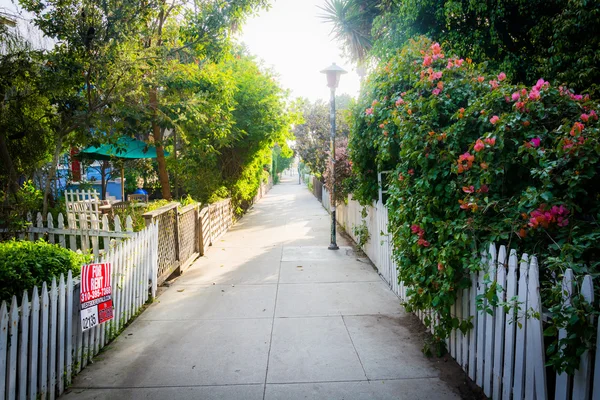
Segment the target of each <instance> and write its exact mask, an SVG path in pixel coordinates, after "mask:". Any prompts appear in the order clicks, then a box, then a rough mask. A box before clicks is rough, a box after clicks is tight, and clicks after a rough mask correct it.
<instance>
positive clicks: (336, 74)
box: [321, 63, 346, 89]
mask: <svg viewBox="0 0 600 400" xmlns="http://www.w3.org/2000/svg"><path fill="white" fill-rule="evenodd" d="M321 73H322V74H326V75H327V86H329V87H330V88H331V89H335V88H337V87H338V83H340V76H341V75H342V74H345V73H346V71H345V70H344V69H343V68H341V67H339V66H337V65H336V64H335V63H333V64H331V65H330V66H329V67H327V68H325V69H324V70H322V71H321Z"/></svg>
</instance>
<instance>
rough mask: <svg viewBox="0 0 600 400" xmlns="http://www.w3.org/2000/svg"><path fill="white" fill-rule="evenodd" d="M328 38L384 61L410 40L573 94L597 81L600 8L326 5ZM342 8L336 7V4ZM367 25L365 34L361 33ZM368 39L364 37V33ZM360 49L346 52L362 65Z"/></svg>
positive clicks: (443, 1)
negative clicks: (421, 38)
mask: <svg viewBox="0 0 600 400" xmlns="http://www.w3.org/2000/svg"><path fill="white" fill-rule="evenodd" d="M331 3H332V4H333V5H335V7H334V6H332V7H330V10H331V11H330V13H329V15H332V14H333V15H334V16H335V18H333V22H334V25H333V27H334V33H335V35H336V36H337V37H338V38H341V39H342V43H343V45H344V46H345V47H346V48H350V49H354V48H355V47H356V46H361V47H363V48H365V49H366V50H368V49H369V48H370V47H371V46H372V50H371V51H370V52H369V53H368V55H370V56H375V59H374V60H373V61H375V62H377V61H378V60H380V59H384V60H385V59H387V58H388V57H389V56H391V55H393V54H394V53H395V51H396V49H397V48H400V47H401V46H403V45H404V44H405V43H406V42H407V41H408V40H409V39H410V38H412V37H414V36H416V35H426V36H428V37H430V38H432V39H433V40H435V41H438V42H440V43H447V44H449V45H451V46H452V48H453V49H454V50H455V51H457V52H458V53H459V54H461V55H462V56H463V57H471V58H472V59H476V60H480V61H487V62H489V64H490V66H491V67H493V68H498V69H500V70H503V71H505V72H506V73H507V74H508V75H510V76H512V77H513V79H514V81H515V82H534V81H535V80H536V79H537V78H538V77H539V76H544V77H545V79H547V80H549V81H550V82H552V83H555V84H566V85H568V86H569V87H572V88H574V89H576V90H578V91H584V90H587V89H592V90H595V88H596V86H597V84H598V81H599V80H600V68H599V67H600V47H599V44H600V9H599V8H598V3H597V2H595V1H587V0H575V1H573V0H551V1H542V0H533V1H532V0H501V1H491V0H483V1H470V0H414V1H399V0H378V1H364V0H335V1H334V0H332V1H331ZM338 3H340V4H338ZM371 25H372V26H373V29H372V30H371V32H368V31H367V32H366V31H365V27H369V26H371ZM368 33H370V35H368ZM363 53H364V51H362V52H361V51H356V50H355V51H352V52H351V53H350V54H351V55H352V56H354V58H355V59H356V60H357V61H358V62H359V63H360V62H361V54H363Z"/></svg>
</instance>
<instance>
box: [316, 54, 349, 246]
mask: <svg viewBox="0 0 600 400" xmlns="http://www.w3.org/2000/svg"><path fill="white" fill-rule="evenodd" d="M321 73H323V74H326V75H327V86H329V89H331V97H330V100H329V104H330V111H329V121H330V124H331V139H330V142H329V146H330V147H331V182H332V185H331V198H330V199H329V200H330V204H331V244H330V245H329V247H328V249H329V250H337V249H339V247H338V245H337V243H336V237H335V89H336V88H337V86H338V83H339V82H340V76H341V75H342V74H345V73H346V71H344V70H343V69H342V68H340V67H338V66H337V65H335V63H333V64H331V65H330V66H329V67H327V68H325V69H324V70H323V71H321Z"/></svg>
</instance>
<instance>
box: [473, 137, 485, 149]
mask: <svg viewBox="0 0 600 400" xmlns="http://www.w3.org/2000/svg"><path fill="white" fill-rule="evenodd" d="M484 148H485V144H484V143H483V141H482V140H481V139H477V141H476V142H475V146H473V150H475V151H477V152H480V151H481V150H483V149H484Z"/></svg>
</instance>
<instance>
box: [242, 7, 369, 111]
mask: <svg viewBox="0 0 600 400" xmlns="http://www.w3.org/2000/svg"><path fill="white" fill-rule="evenodd" d="M324 3H325V0H272V6H271V8H270V9H269V10H268V11H262V12H261V13H260V14H259V15H258V16H256V17H254V18H251V19H249V20H248V21H247V22H246V24H245V25H244V27H243V31H242V33H241V35H240V41H242V42H243V43H245V44H246V46H247V47H248V49H249V51H250V52H251V53H252V54H254V55H256V56H257V57H259V58H261V59H263V60H264V61H265V64H266V66H269V67H272V68H273V69H274V70H275V72H276V73H278V74H279V77H280V82H281V85H282V86H283V87H284V88H286V89H290V90H291V92H292V93H291V96H292V98H293V97H307V98H309V99H310V100H316V99H323V100H329V88H328V87H327V81H326V78H325V75H324V74H321V73H320V72H319V71H321V70H323V69H325V68H327V67H328V66H329V65H331V63H333V62H335V63H336V64H337V65H339V66H341V67H342V68H344V69H345V70H346V71H348V73H347V74H345V75H342V77H341V79H340V84H339V87H338V89H337V94H342V93H347V94H349V95H351V96H352V97H356V96H357V95H358V91H359V88H360V83H359V77H358V74H357V73H356V71H354V70H353V67H352V65H351V64H350V63H348V62H347V61H346V60H344V59H343V58H342V57H341V55H340V54H341V50H340V49H339V47H338V44H337V42H335V41H334V40H333V39H332V37H331V36H330V35H329V33H330V31H331V25H329V24H326V23H324V22H323V21H322V20H321V18H319V17H318V15H320V14H321V13H322V11H321V9H319V8H318V7H317V6H322V5H324Z"/></svg>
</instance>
